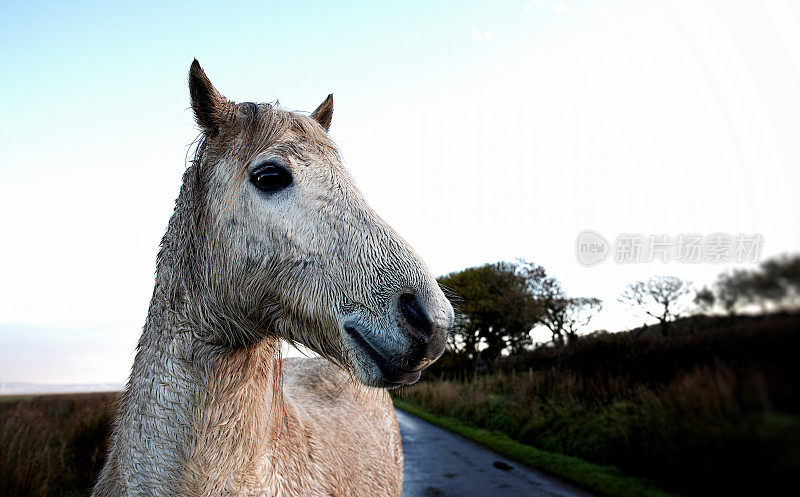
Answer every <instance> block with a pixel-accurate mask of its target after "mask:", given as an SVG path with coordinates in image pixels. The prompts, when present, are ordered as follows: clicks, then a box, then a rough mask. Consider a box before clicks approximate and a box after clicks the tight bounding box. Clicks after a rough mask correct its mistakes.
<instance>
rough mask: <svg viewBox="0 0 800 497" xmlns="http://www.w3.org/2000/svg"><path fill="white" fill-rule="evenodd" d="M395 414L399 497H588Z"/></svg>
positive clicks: (435, 428)
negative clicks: (399, 443)
mask: <svg viewBox="0 0 800 497" xmlns="http://www.w3.org/2000/svg"><path fill="white" fill-rule="evenodd" d="M396 411H397V421H398V422H399V423H400V434H401V435H402V437H403V456H404V458H405V465H404V469H403V497H505V496H510V497H539V496H542V497H544V496H548V497H549V496H560V497H590V494H587V493H585V492H582V491H580V490H577V489H575V488H572V487H570V486H569V485H566V484H564V483H561V482H560V481H558V480H555V479H553V478H552V477H549V476H547V475H544V474H543V473H540V472H538V471H534V470H532V469H529V468H527V467H525V466H523V465H521V464H519V463H516V462H513V461H511V460H510V459H506V458H504V457H501V456H499V455H497V454H495V453H494V452H491V451H489V450H487V449H485V448H484V447H482V446H480V445H478V444H476V443H474V442H472V441H470V440H467V439H465V438H462V437H460V436H458V435H454V434H453V433H450V432H448V431H446V430H443V429H442V428H439V427H438V426H434V425H432V424H430V423H428V422H427V421H424V420H422V419H420V418H418V417H416V416H412V415H411V414H408V413H407V412H404V411H401V410H399V409H397V410H396Z"/></svg>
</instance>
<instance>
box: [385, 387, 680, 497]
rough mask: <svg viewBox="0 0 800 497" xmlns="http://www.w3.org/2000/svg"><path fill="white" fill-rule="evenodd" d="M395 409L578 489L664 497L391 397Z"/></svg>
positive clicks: (639, 482)
mask: <svg viewBox="0 0 800 497" xmlns="http://www.w3.org/2000/svg"><path fill="white" fill-rule="evenodd" d="M392 401H393V402H394V405H395V407H398V408H400V409H402V410H404V411H406V412H408V413H410V414H413V415H415V416H418V417H420V418H422V419H424V420H426V421H428V422H430V423H432V424H435V425H436V426H440V427H442V428H444V429H446V430H448V431H451V432H453V433H457V434H459V435H461V436H462V437H465V438H468V439H470V440H473V441H475V442H477V443H479V444H481V445H483V446H484V447H487V448H489V449H491V450H493V451H495V452H497V453H498V454H501V455H503V456H505V457H508V458H509V459H513V460H515V461H518V462H521V463H523V464H525V465H527V466H530V467H532V468H535V469H539V470H541V471H544V472H546V473H549V474H551V475H553V476H556V477H558V478H561V479H563V480H566V481H568V482H570V483H572V484H574V485H576V486H578V487H581V488H584V489H586V490H589V491H592V492H595V493H597V494H599V495H604V496H608V497H668V496H674V495H675V494H671V493H668V492H665V491H663V490H661V489H658V488H656V487H654V486H653V485H651V484H650V483H648V482H647V481H646V480H643V479H640V478H634V477H631V476H627V475H624V474H622V473H620V471H619V470H618V469H617V468H615V467H613V466H601V465H598V464H592V463H590V462H586V461H584V460H581V459H578V458H576V457H570V456H566V455H563V454H556V453H552V452H547V451H544V450H541V449H537V448H536V447H532V446H530V445H525V444H522V443H519V442H516V441H514V440H512V439H511V438H509V437H508V435H505V434H504V433H499V432H491V431H488V430H484V429H481V428H475V427H473V426H469V425H467V424H464V423H462V422H461V421H458V420H456V419H453V418H449V417H445V416H439V415H436V414H431V413H429V412H427V411H424V410H422V409H420V408H418V407H416V406H414V405H413V404H411V403H409V402H407V401H404V400H400V399H397V398H393V399H392Z"/></svg>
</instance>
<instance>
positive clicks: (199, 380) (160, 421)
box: [114, 289, 282, 495]
mask: <svg viewBox="0 0 800 497" xmlns="http://www.w3.org/2000/svg"><path fill="white" fill-rule="evenodd" d="M157 294H158V289H157V290H156V295H154V300H153V303H152V304H151V309H150V315H149V317H148V320H147V325H146V327H145V330H144V333H143V335H142V338H141V340H140V342H139V349H138V353H137V355H136V360H135V362H134V367H133V370H132V373H131V377H130V381H129V384H128V388H127V391H126V392H125V395H124V397H123V401H122V403H123V405H122V409H121V412H120V418H119V419H118V423H117V431H118V433H117V434H116V440H115V441H114V442H115V446H116V449H117V450H118V451H121V453H120V454H117V456H120V459H119V460H118V461H117V464H118V467H119V469H120V471H121V472H122V473H123V475H121V476H122V478H123V480H124V481H125V482H126V485H125V486H126V487H128V489H129V490H130V491H132V492H131V493H136V491H137V490H138V491H141V492H142V493H143V494H149V495H160V494H162V493H163V494H171V495H175V494H178V495H219V494H220V493H221V490H222V489H223V488H228V489H230V488H231V486H232V485H233V486H235V485H237V482H242V481H243V480H246V479H249V478H250V475H256V474H260V475H266V474H268V471H266V470H267V469H268V468H265V467H263V465H264V464H267V461H268V457H267V456H268V455H269V452H270V449H271V448H272V447H273V446H272V442H274V440H275V434H276V431H277V429H278V425H277V424H276V423H280V422H281V415H280V412H279V411H280V409H281V407H282V401H281V400H282V399H281V395H280V391H281V385H280V381H281V378H280V358H279V349H278V348H279V344H278V343H277V341H276V340H275V339H269V338H268V339H264V340H262V341H260V342H258V343H255V344H253V345H250V346H248V347H243V348H239V349H233V350H232V349H230V348H222V347H219V346H215V345H210V344H206V343H203V342H200V341H198V340H196V339H195V338H194V337H193V333H192V331H191V329H183V328H182V327H181V326H180V325H178V326H176V325H175V323H174V322H172V323H171V321H173V320H174V316H175V315H176V313H175V310H173V309H168V308H166V307H164V306H163V305H162V304H161V303H160V302H157V301H156V296H157Z"/></svg>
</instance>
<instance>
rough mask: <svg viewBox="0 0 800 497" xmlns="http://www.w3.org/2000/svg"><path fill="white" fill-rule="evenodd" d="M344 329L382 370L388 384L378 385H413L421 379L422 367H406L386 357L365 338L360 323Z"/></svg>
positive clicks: (349, 325) (348, 325) (384, 379)
mask: <svg viewBox="0 0 800 497" xmlns="http://www.w3.org/2000/svg"><path fill="white" fill-rule="evenodd" d="M344 330H345V332H347V334H348V335H349V336H350V337H351V338H352V339H353V342H355V344H356V346H357V347H358V348H359V349H360V350H361V351H362V352H363V354H364V355H366V356H367V357H369V358H370V359H371V360H372V362H373V363H375V365H376V366H377V367H378V369H379V370H380V372H381V374H382V375H383V382H385V383H386V385H378V386H389V387H392V386H394V387H398V386H401V385H411V384H412V383H416V382H417V380H419V377H420V375H421V374H422V371H421V369H419V370H416V371H414V370H410V369H406V368H404V367H402V366H400V365H398V364H396V363H395V362H394V361H392V360H391V359H388V358H386V356H385V355H384V354H383V353H382V352H381V351H380V350H379V349H378V348H377V347H375V346H374V345H372V343H370V342H369V340H367V339H366V338H364V333H363V330H362V329H361V327H360V326H359V325H358V324H346V325H345V326H344Z"/></svg>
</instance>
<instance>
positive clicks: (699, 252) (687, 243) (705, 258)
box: [575, 230, 764, 266]
mask: <svg viewBox="0 0 800 497" xmlns="http://www.w3.org/2000/svg"><path fill="white" fill-rule="evenodd" d="M763 243H764V237H763V236H761V235H760V234H757V233H756V234H749V235H748V234H744V233H739V234H735V235H733V234H728V233H711V234H709V235H701V234H697V233H680V234H678V235H675V236H670V235H644V234H640V233H621V234H620V235H618V236H617V238H616V239H615V240H614V243H613V244H611V243H609V242H608V240H607V239H606V238H605V237H603V235H601V234H600V233H597V232H595V231H590V230H586V231H583V232H581V233H579V234H578V238H577V240H576V241H575V254H576V256H577V258H578V262H580V263H581V264H583V265H584V266H594V265H595V264H599V263H601V262H603V261H604V260H606V259H607V258H608V257H609V256H611V257H613V260H614V262H616V263H619V264H639V263H647V262H656V261H660V262H681V263H684V264H700V263H708V264H724V263H734V262H735V263H743V262H758V261H759V260H760V258H761V247H762V245H763Z"/></svg>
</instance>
